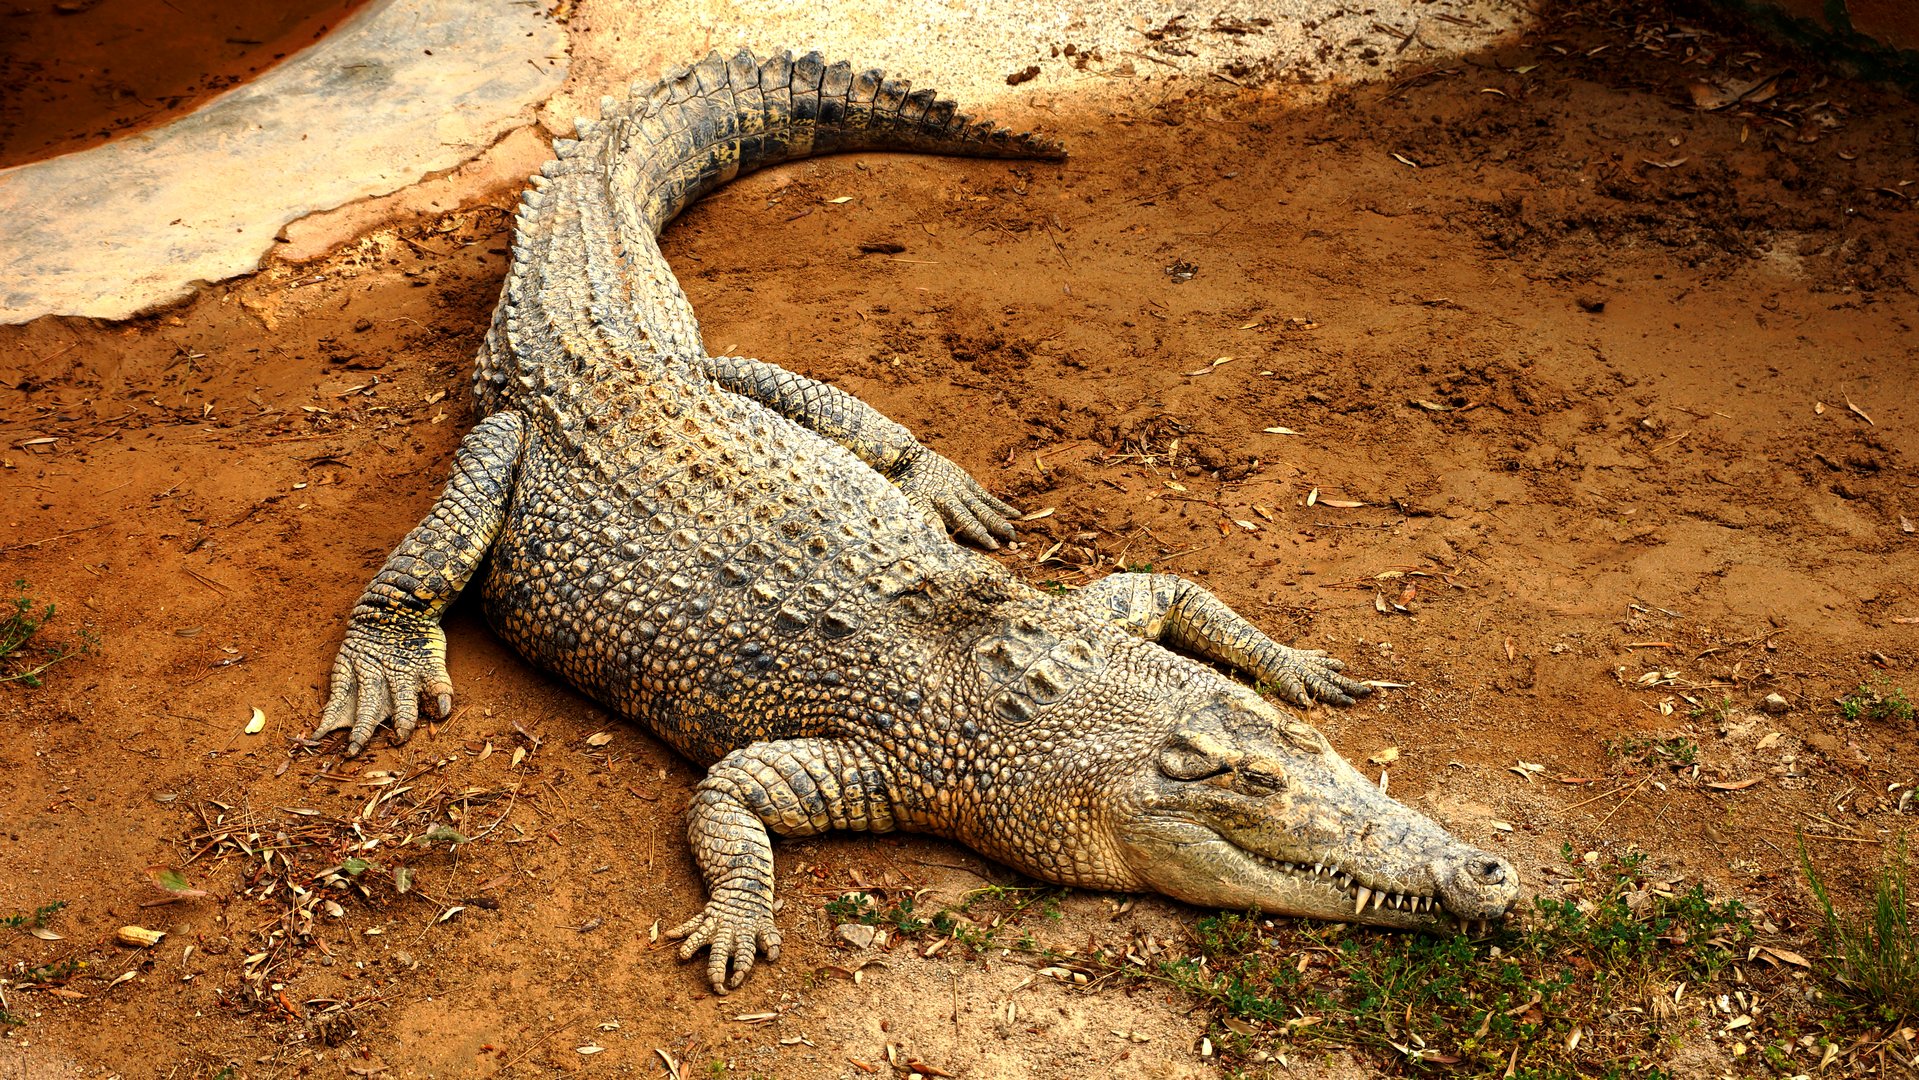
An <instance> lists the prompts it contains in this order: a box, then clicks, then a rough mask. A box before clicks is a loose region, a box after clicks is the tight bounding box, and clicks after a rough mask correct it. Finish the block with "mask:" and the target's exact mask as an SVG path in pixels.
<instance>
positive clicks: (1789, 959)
mask: <svg viewBox="0 0 1919 1080" xmlns="http://www.w3.org/2000/svg"><path fill="white" fill-rule="evenodd" d="M1759 947H1760V948H1761V949H1763V950H1765V951H1766V952H1769V953H1771V954H1772V955H1774V956H1776V957H1778V958H1779V959H1781V960H1784V961H1785V962H1786V963H1788V964H1792V965H1794V966H1796V967H1802V968H1807V969H1810V968H1811V967H1812V961H1810V960H1808V959H1806V958H1805V957H1803V956H1801V955H1799V954H1798V953H1796V952H1793V951H1792V950H1791V949H1776V948H1774V947H1772V946H1771V945H1761V946H1759Z"/></svg>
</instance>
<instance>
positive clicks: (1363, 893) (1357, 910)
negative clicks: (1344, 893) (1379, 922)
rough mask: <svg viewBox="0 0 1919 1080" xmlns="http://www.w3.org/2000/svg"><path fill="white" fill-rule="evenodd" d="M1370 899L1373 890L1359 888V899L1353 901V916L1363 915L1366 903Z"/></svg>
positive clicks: (1363, 887) (1362, 886)
mask: <svg viewBox="0 0 1919 1080" xmlns="http://www.w3.org/2000/svg"><path fill="white" fill-rule="evenodd" d="M1372 898H1373V890H1371V889H1369V888H1367V887H1366V886H1364V885H1361V886H1360V887H1359V898H1358V899H1357V900H1354V901H1353V914H1355V915H1363V914H1365V912H1366V901H1368V900H1371V899H1372Z"/></svg>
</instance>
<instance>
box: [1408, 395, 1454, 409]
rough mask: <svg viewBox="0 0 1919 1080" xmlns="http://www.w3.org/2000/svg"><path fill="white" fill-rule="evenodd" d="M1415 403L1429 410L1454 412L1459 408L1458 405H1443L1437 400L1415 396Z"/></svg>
mask: <svg viewBox="0 0 1919 1080" xmlns="http://www.w3.org/2000/svg"><path fill="white" fill-rule="evenodd" d="M1413 404H1415V405H1417V406H1419V407H1420V408H1422V409H1425V410H1426V411H1427V412H1452V411H1453V410H1454V409H1457V408H1459V406H1457V405H1441V404H1440V403H1439V402H1437V401H1427V400H1426V399H1425V398H1414V399H1413Z"/></svg>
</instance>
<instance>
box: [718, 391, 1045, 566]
mask: <svg viewBox="0 0 1919 1080" xmlns="http://www.w3.org/2000/svg"><path fill="white" fill-rule="evenodd" d="M700 363H701V366H702V368H703V369H704V370H705V371H706V373H707V374H708V375H709V376H711V377H712V378H713V381H715V382H717V383H719V385H720V386H721V388H723V389H725V390H728V391H731V392H732V393H735V394H738V395H740V396H741V397H745V398H751V399H752V400H754V401H757V402H759V403H760V404H762V405H764V406H766V407H767V408H769V409H772V410H773V411H774V412H776V413H779V414H780V415H781V416H784V417H786V418H787V419H788V420H791V421H793V422H794V423H796V424H799V425H801V426H802V427H806V428H810V429H811V430H813V431H814V432H817V433H818V434H820V435H823V436H825V437H826V438H828V439H831V440H833V441H834V442H836V443H838V444H840V445H841V446H844V447H846V448H847V449H848V450H851V451H852V452H853V454H854V455H855V456H856V457H858V458H859V459H860V460H861V461H864V462H866V463H867V464H868V465H871V466H872V467H873V470H874V471H875V472H877V473H879V474H880V475H881V476H884V477H886V478H887V479H889V480H891V481H893V483H895V484H897V485H898V486H899V488H900V490H901V491H903V492H905V493H906V497H907V499H908V500H910V501H911V502H912V503H913V505H914V506H915V507H916V508H918V509H919V511H920V513H922V514H924V515H926V517H927V518H928V520H931V521H937V522H940V523H942V524H943V525H944V526H945V527H946V528H947V529H948V530H950V531H951V532H954V533H956V534H958V535H959V536H960V537H962V538H963V539H966V540H970V541H972V542H973V543H975V544H978V545H979V546H980V547H983V548H998V547H999V545H1000V541H1002V540H1011V539H1012V538H1013V524H1012V521H1011V520H1010V519H1012V518H1017V517H1018V516H1019V511H1018V510H1016V509H1014V508H1013V507H1012V506H1009V505H1007V504H1006V503H1005V502H1002V501H1001V500H999V499H997V498H995V497H994V496H993V495H992V494H991V493H990V492H988V491H987V490H986V489H985V488H984V487H981V486H980V483H979V481H977V480H975V479H973V477H972V476H971V475H969V474H968V473H967V472H966V470H964V469H962V468H960V467H959V466H958V465H955V464H953V463H952V462H951V461H948V460H947V459H946V458H943V457H941V456H940V455H939V454H936V453H934V452H933V451H931V450H928V449H927V448H926V447H924V446H921V445H920V443H919V440H918V439H915V438H913V433H912V432H910V431H908V430H906V428H905V427H903V426H901V425H900V424H898V423H895V422H894V421H892V420H889V419H887V417H886V416H885V415H884V414H882V413H881V412H880V411H879V410H878V409H875V408H873V407H872V406H871V405H868V404H867V403H866V402H864V401H861V400H860V399H859V398H856V397H854V396H853V395H851V394H849V393H847V392H846V391H844V390H841V389H840V388H839V387H837V386H832V385H830V384H828V383H823V382H819V381H817V380H814V379H809V378H807V377H805V376H804V375H795V374H793V373H792V372H790V371H788V370H786V369H785V368H783V367H780V366H779V365H777V364H769V363H767V362H766V361H764V360H749V359H747V358H745V357H741V356H709V357H707V358H705V359H704V360H702V361H701V362H700Z"/></svg>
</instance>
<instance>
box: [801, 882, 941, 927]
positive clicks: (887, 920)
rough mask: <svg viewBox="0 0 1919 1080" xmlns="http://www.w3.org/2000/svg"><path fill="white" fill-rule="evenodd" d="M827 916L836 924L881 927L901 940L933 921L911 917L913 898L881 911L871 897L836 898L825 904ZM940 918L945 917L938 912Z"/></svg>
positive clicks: (899, 901) (868, 894)
mask: <svg viewBox="0 0 1919 1080" xmlns="http://www.w3.org/2000/svg"><path fill="white" fill-rule="evenodd" d="M826 914H827V915H829V916H831V917H832V918H833V919H834V920H835V921H837V922H851V923H864V924H865V925H867V926H884V927H888V928H890V929H891V930H892V931H893V932H894V933H896V934H898V935H900V936H902V937H912V936H914V935H916V934H918V933H920V932H921V931H922V930H925V929H926V928H927V927H929V926H933V925H935V923H936V922H937V921H938V918H939V916H937V915H936V916H934V920H933V921H928V920H926V919H922V918H920V917H919V916H917V915H915V914H914V913H913V898H912V897H910V896H908V897H904V898H902V899H900V900H898V901H896V902H895V903H892V904H888V905H887V906H886V907H880V906H879V902H878V901H876V900H874V899H873V896H872V894H871V893H863V892H852V893H847V894H846V895H845V896H840V897H835V898H834V899H831V900H828V901H827V902H826ZM941 914H942V915H943V914H945V913H944V912H941Z"/></svg>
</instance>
